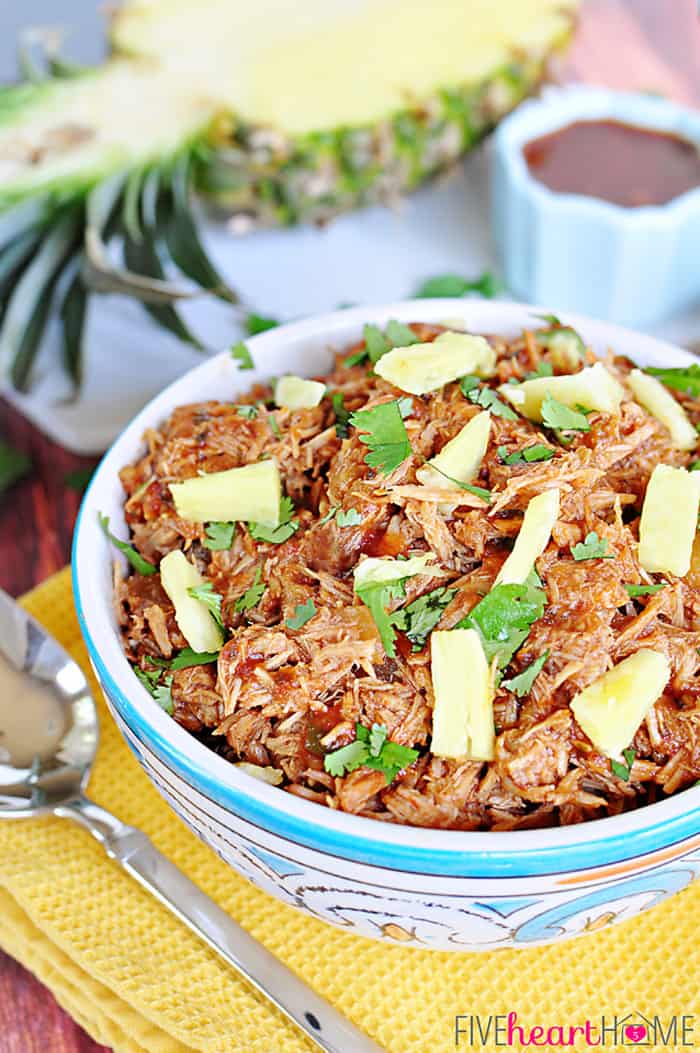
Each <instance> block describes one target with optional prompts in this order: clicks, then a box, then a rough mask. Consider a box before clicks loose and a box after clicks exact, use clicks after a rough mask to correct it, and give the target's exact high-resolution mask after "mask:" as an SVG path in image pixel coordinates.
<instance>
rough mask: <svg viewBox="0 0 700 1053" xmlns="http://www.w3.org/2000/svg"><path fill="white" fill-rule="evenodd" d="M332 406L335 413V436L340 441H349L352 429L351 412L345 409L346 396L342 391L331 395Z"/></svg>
mask: <svg viewBox="0 0 700 1053" xmlns="http://www.w3.org/2000/svg"><path fill="white" fill-rule="evenodd" d="M331 405H332V407H333V412H334V413H335V434H336V435H337V436H338V438H339V439H347V437H348V435H349V433H350V428H349V427H348V422H349V420H350V411H349V410H347V409H346V408H345V395H344V394H343V392H342V391H334V392H333V394H332V395H331Z"/></svg>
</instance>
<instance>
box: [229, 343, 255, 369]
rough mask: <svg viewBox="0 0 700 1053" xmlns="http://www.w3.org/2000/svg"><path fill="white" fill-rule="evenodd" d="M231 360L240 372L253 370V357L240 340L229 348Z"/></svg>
mask: <svg viewBox="0 0 700 1053" xmlns="http://www.w3.org/2000/svg"><path fill="white" fill-rule="evenodd" d="M231 358H232V359H233V360H234V362H236V363H237V365H238V368H239V369H240V370H246V369H255V362H253V356H252V355H251V353H250V351H249V350H248V348H247V347H246V345H245V344H244V343H243V341H242V340H239V341H238V343H237V344H234V345H233V347H232V348H231Z"/></svg>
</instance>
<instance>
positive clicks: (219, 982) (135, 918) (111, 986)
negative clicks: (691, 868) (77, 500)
mask: <svg viewBox="0 0 700 1053" xmlns="http://www.w3.org/2000/svg"><path fill="white" fill-rule="evenodd" d="M23 602H24V604H25V606H26V608H27V609H28V610H29V611H30V612H31V613H32V614H34V615H35V616H36V617H37V618H38V619H39V620H40V621H41V622H43V624H44V625H45V626H46V628H47V629H48V630H49V631H50V632H52V633H53V634H54V635H55V636H56V637H57V638H58V639H59V640H60V641H61V643H62V644H63V645H64V646H65V647H66V648H67V650H69V651H70V652H71V654H73V656H74V657H75V658H76V659H77V660H78V661H79V662H80V664H81V665H82V666H83V668H84V669H85V671H86V672H88V671H89V667H88V662H87V656H86V653H85V649H84V647H83V644H82V640H81V638H80V633H79V630H78V625H77V622H76V619H75V614H74V610H73V604H72V597H71V590H70V579H69V574H68V571H67V570H66V571H62V572H61V573H60V574H57V575H56V576H55V577H53V578H51V579H50V580H49V581H47V582H45V583H44V584H43V585H41V586H40V587H39V588H38V589H35V590H34V591H33V592H31V593H30V594H29V595H27V596H26V597H25V598H24V601H23ZM93 687H94V688H95V693H96V697H97V700H98V706H99V712H100V722H101V732H102V738H101V745H100V751H99V756H98V759H97V763H96V765H95V771H94V775H93V778H92V781H91V784H90V793H91V795H92V796H93V797H94V799H95V800H96V801H98V802H99V803H100V804H102V805H104V806H105V807H106V808H109V809H110V810H112V811H113V812H115V813H116V814H117V815H118V816H119V817H120V818H122V819H124V820H125V821H126V822H128V823H133V824H134V825H136V826H140V827H141V828H142V829H143V830H145V831H146V833H148V835H149V836H150V837H151V838H152V839H153V841H154V842H155V844H156V845H157V846H158V848H159V849H161V851H163V852H164V853H165V854H166V855H167V856H169V857H170V859H172V860H173V861H174V862H175V863H176V864H177V865H178V866H179V867H181V868H182V869H183V870H184V871H186V872H187V873H188V874H189V876H190V877H191V878H192V879H193V880H194V881H195V882H196V883H197V884H198V885H199V886H200V887H201V888H203V889H204V890H205V891H206V892H207V893H208V894H209V895H210V896H212V897H213V898H214V899H215V900H217V902H218V903H220V904H221V906H222V907H223V908H224V909H225V910H227V911H229V912H230V914H231V915H233V917H235V918H236V919H237V920H238V921H240V922H241V924H243V925H245V927H246V928H247V929H248V930H249V931H250V932H251V933H252V934H253V935H254V936H255V937H256V938H257V939H258V940H261V941H262V942H263V943H264V944H266V946H267V947H269V949H270V950H271V951H273V952H274V953H275V954H277V955H278V956H279V957H280V958H281V959H283V960H284V961H285V962H286V963H287V964H288V965H289V966H290V967H291V968H292V969H294V970H295V971H296V972H297V973H298V974H299V975H300V976H302V977H303V978H304V980H306V981H307V982H308V983H309V984H310V985H311V986H312V987H314V988H315V989H316V990H317V991H319V992H320V993H321V994H322V995H324V996H325V997H326V998H328V999H329V1000H330V1001H331V1002H333V1003H334V1004H335V1005H336V1006H337V1007H338V1008H339V1009H340V1010H341V1011H342V1012H343V1013H345V1014H346V1015H347V1016H349V1017H351V1018H352V1020H354V1021H355V1023H356V1024H357V1025H358V1026H359V1027H361V1028H363V1029H364V1030H365V1031H366V1032H368V1033H369V1034H370V1035H371V1036H372V1037H373V1038H374V1039H375V1040H376V1041H377V1042H379V1043H380V1045H383V1046H385V1047H386V1049H387V1051H388V1053H443V1051H444V1053H449V1051H452V1050H454V1049H455V1048H459V1049H465V1050H468V1049H470V1048H471V1049H482V1050H486V1051H491V1050H496V1049H497V1048H501V1049H502V1048H503V1047H502V1045H501V1046H500V1047H498V1046H496V1044H495V1043H494V1042H493V1041H492V1040H491V1039H489V1040H487V1041H486V1042H485V1043H484V1044H480V1043H478V1040H477V1044H476V1045H475V1046H472V1047H470V1046H469V1044H468V1036H466V1037H463V1038H462V1039H461V1040H460V1044H459V1047H456V1045H455V1015H456V1014H480V1016H481V1018H482V1021H483V1023H484V1024H485V1023H486V1018H487V1017H488V1016H489V1015H494V1014H500V1013H502V1014H507V1013H509V1012H517V1013H518V1016H519V1018H520V1021H521V1022H525V1023H527V1024H529V1025H534V1024H543V1025H545V1026H553V1025H563V1026H568V1025H575V1024H582V1023H583V1022H584V1021H585V1020H586V1019H590V1020H592V1021H596V1020H599V1019H600V1017H601V1015H602V1014H606V1016H609V1017H612V1016H613V1015H614V1014H617V1015H618V1017H622V1016H625V1015H626V1014H627V1013H630V1012H633V1011H635V1010H636V1011H639V1012H641V1013H644V1014H645V1015H646V1016H650V1017H654V1016H658V1017H659V1018H660V1019H666V1020H668V1018H670V1017H671V1016H673V1015H676V1016H680V1015H682V1014H686V1015H689V1014H693V1013H697V1012H698V1009H699V1006H698V1002H699V1000H700V999H699V996H698V986H699V985H698V977H699V976H700V950H699V945H698V940H697V931H698V925H699V923H700V882H697V883H696V884H695V886H691V887H690V888H689V889H687V890H686V891H684V892H682V893H681V894H680V895H678V896H675V897H674V898H672V899H671V900H668V901H666V902H665V903H663V904H661V905H660V906H659V907H657V908H656V909H654V910H652V911H650V912H648V913H647V914H645V915H643V916H642V917H640V918H638V919H635V920H633V921H629V922H626V923H624V924H622V925H618V926H614V927H611V928H608V929H605V930H602V931H599V932H597V933H595V934H593V935H590V936H587V937H586V938H585V939H579V940H574V941H569V942H566V943H562V944H560V945H555V946H550V947H544V948H539V949H530V950H521V951H504V950H501V951H495V952H491V953H488V954H458V953H450V954H448V953H438V952H434V951H433V952H431V951H417V950H411V949H407V948H402V947H400V946H392V945H387V944H379V943H375V942H373V941H370V940H365V939H360V938H358V937H356V936H353V935H351V934H349V933H346V932H342V931H339V930H337V929H333V928H331V927H329V926H327V925H325V924H323V923H322V922H319V921H316V920H315V919H313V918H308V917H305V916H304V915H302V914H301V913H298V912H297V911H295V910H294V909H292V908H291V907H287V906H283V905H282V904H280V903H278V902H276V900H274V899H271V898H270V897H268V896H267V895H265V894H263V893H262V892H258V891H257V890H256V889H255V888H254V887H253V886H252V885H251V884H249V883H248V882H247V881H245V880H243V879H242V878H240V877H238V876H237V875H236V874H235V873H234V872H233V871H232V870H230V869H229V868H228V867H227V866H226V865H225V864H224V863H222V862H221V860H219V859H218V857H217V856H216V855H215V854H214V853H213V852H212V851H210V850H209V849H208V848H206V847H205V846H204V845H203V844H201V843H200V842H199V841H198V840H197V839H196V838H195V837H194V835H192V834H191V833H190V832H189V831H188V830H187V829H186V827H185V826H183V825H182V823H181V822H180V820H178V819H177V818H176V817H175V815H174V814H173V813H172V812H171V811H170V810H169V809H168V807H167V806H166V805H165V804H164V802H163V801H162V800H161V798H160V797H159V796H158V794H157V793H156V791H155V789H153V788H152V786H151V784H150V783H149V782H148V780H147V778H146V776H145V775H144V774H142V772H141V769H140V768H139V767H138V765H137V762H136V761H135V759H134V758H133V757H132V755H131V753H130V752H129V751H128V749H127V748H126V746H125V745H124V743H123V742H122V740H121V738H120V736H119V734H118V732H117V731H116V729H115V727H114V726H113V724H112V721H111V720H110V717H109V715H108V713H107V710H106V708H105V706H104V703H103V701H102V699H101V697H100V694H99V691H97V688H96V685H95V684H94V681H93ZM0 944H2V946H3V948H4V949H5V950H6V951H8V952H9V953H10V954H11V955H13V956H14V957H15V958H17V959H19V961H21V962H23V963H24V965H26V966H27V967H28V968H29V969H31V970H32V971H33V972H34V973H36V975H37V976H38V977H39V979H40V980H42V981H43V982H44V983H45V984H47V985H48V986H49V987H50V988H51V990H52V991H53V992H54V994H55V995H56V997H57V999H58V1000H59V1002H60V1003H61V1004H62V1005H63V1006H65V1008H66V1009H67V1010H68V1012H69V1013H71V1015H72V1016H73V1017H75V1018H76V1019H77V1020H78V1021H79V1023H80V1024H81V1025H82V1026H83V1027H84V1028H86V1030H87V1031H89V1032H90V1034H92V1035H93V1036H94V1038H95V1039H96V1040H97V1041H98V1042H103V1043H105V1044H106V1045H108V1046H112V1047H114V1049H115V1050H116V1051H118V1053H143V1051H148V1053H184V1051H185V1050H202V1051H205V1053H231V1051H235V1053H312V1050H313V1049H314V1048H315V1047H313V1046H312V1045H311V1043H310V1042H308V1041H307V1039H306V1038H305V1037H303V1036H302V1035H300V1034H299V1033H298V1032H297V1031H296V1030H295V1029H294V1028H293V1027H292V1026H291V1025H288V1024H287V1023H286V1021H285V1019H284V1018H283V1017H282V1016H281V1015H280V1014H279V1013H278V1012H277V1011H276V1010H274V1009H271V1008H270V1007H269V1006H268V1005H267V1003H265V1002H264V1001H263V1000H262V999H261V998H259V997H257V996H256V995H254V994H253V993H252V992H251V990H250V988H248V987H247V986H246V984H245V983H244V982H242V981H241V980H240V979H239V978H238V977H237V976H236V974H235V973H234V972H233V971H232V970H231V969H230V968H228V966H226V965H225V964H224V963H222V962H221V961H220V960H219V959H218V958H217V957H216V955H215V954H214V953H213V952H211V951H209V950H208V949H207V948H206V947H205V946H204V945H203V944H201V943H200V942H199V941H198V940H197V938H196V937H195V936H194V935H192V934H191V933H190V932H189V931H188V930H187V929H186V928H185V927H184V926H183V925H181V924H180V923H179V922H177V921H176V920H175V919H174V918H173V917H171V915H170V914H169V913H168V912H167V911H166V910H165V908H163V907H161V906H160V905H159V904H158V903H157V902H156V901H155V900H152V899H151V898H150V897H149V896H148V894H147V893H146V892H145V891H143V890H142V889H141V888H140V887H139V886H138V885H136V883H135V882H134V881H133V880H132V879H131V878H129V877H128V876H127V875H126V874H125V873H123V872H122V871H121V869H120V868H119V866H118V865H117V864H116V863H113V862H111V861H110V860H109V859H108V858H107V857H106V856H105V855H104V853H103V851H102V849H101V848H100V846H99V845H98V844H97V843H96V842H95V841H93V839H92V838H91V837H90V835H89V834H87V833H86V832H84V831H83V830H81V829H79V828H78V827H74V826H73V825H72V824H71V823H69V822H67V821H65V820H59V819H42V820H28V821H16V822H2V823H0ZM695 1041H696V1042H700V1019H698V1021H697V1026H696V1028H695ZM607 1045H608V1047H609V1048H610V1047H611V1042H610V1040H608V1042H607ZM513 1048H518V1047H513ZM549 1048H552V1047H551V1046H550V1047H549ZM554 1048H558V1047H554ZM576 1048H578V1049H583V1048H586V1046H585V1043H584V1042H580V1043H577V1046H576ZM646 1048H649V1047H648V1046H647V1047H646ZM655 1048H657V1047H655ZM658 1048H661V1047H658ZM670 1048H680V1046H675V1045H674V1046H673V1047H670ZM344 1053H352V1050H347V1051H344Z"/></svg>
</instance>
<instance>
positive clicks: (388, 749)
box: [365, 741, 419, 786]
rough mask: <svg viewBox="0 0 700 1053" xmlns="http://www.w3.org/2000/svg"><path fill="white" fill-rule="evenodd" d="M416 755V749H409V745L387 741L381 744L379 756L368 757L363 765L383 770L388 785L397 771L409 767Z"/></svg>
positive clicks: (416, 757)
mask: <svg viewBox="0 0 700 1053" xmlns="http://www.w3.org/2000/svg"><path fill="white" fill-rule="evenodd" d="M418 756H419V753H418V750H414V749H411V747H410V746H399V744H398V742H390V741H387V742H385V743H384V745H383V746H382V748H381V751H380V753H379V756H378V757H371V756H370V757H368V758H367V760H366V761H365V766H366V767H367V768H374V769H375V770H376V771H382V772H384V776H385V778H386V781H387V786H388V785H389V783H392V782H393V781H394V779H395V778H396V776H397V775H398V774H399V772H402V771H403V770H404V768H408V767H410V765H411V764H413V762H414V761H415V760H417V759H418Z"/></svg>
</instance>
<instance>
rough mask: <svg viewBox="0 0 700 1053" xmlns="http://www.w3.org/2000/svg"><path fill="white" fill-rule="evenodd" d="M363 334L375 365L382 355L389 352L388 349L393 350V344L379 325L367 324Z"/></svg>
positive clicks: (368, 352) (369, 356) (366, 347)
mask: <svg viewBox="0 0 700 1053" xmlns="http://www.w3.org/2000/svg"><path fill="white" fill-rule="evenodd" d="M362 335H363V337H364V341H365V350H366V351H367V357H368V358H369V360H370V362H371V363H372V364H373V365H375V364H376V363H377V362H378V361H379V359H380V358H381V357H382V355H385V354H386V353H387V351H391V344H390V343H389V341H388V340H387V338H386V337H385V336H384V333H383V332H382V331H381V329H380V328H379V326H376V325H369V324H368V325H366V326H365V327H364V329H363V330H362Z"/></svg>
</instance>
